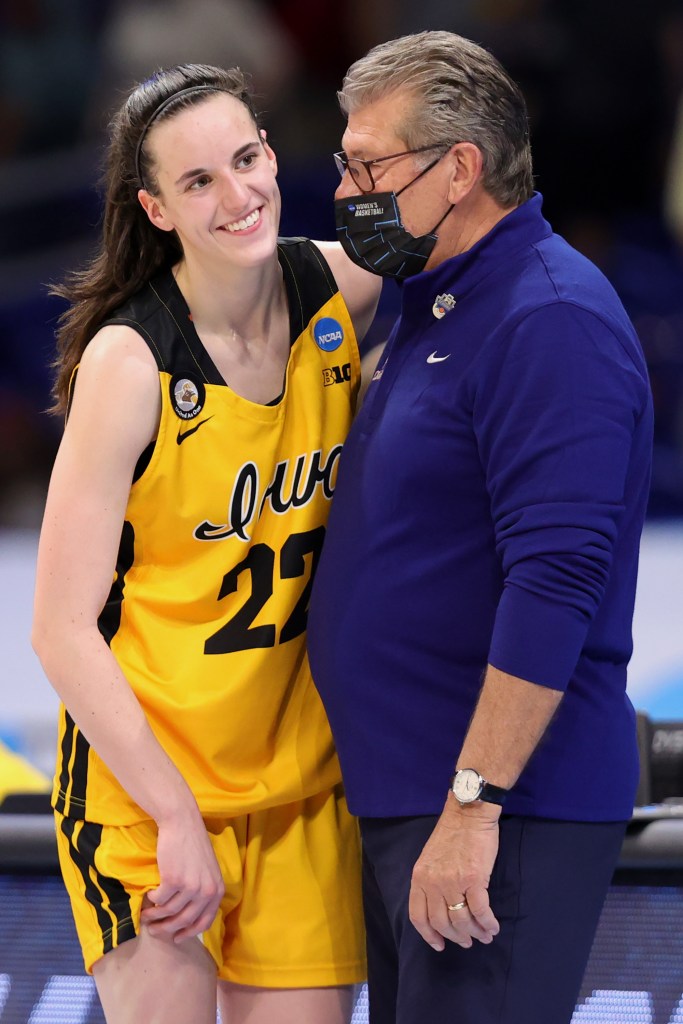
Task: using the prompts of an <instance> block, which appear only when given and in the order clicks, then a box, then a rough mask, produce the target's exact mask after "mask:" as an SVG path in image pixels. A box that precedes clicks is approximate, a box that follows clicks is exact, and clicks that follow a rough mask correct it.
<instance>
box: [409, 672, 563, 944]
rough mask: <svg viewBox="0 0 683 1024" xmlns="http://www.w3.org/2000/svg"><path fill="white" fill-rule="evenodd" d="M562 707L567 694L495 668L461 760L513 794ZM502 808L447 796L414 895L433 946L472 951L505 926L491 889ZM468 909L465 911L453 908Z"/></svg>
mask: <svg viewBox="0 0 683 1024" xmlns="http://www.w3.org/2000/svg"><path fill="white" fill-rule="evenodd" d="M561 699H562V691H560V690H553V689H550V688H549V687H546V686H538V685H537V684H536V683H529V682H527V681H526V680H524V679H518V678H516V677H515V676H510V675H507V674H506V673H505V672H501V671H499V670H498V669H496V668H494V667H493V666H492V665H489V667H488V669H487V672H486V678H485V680H484V685H483V687H482V691H481V695H480V697H479V702H478V704H477V709H476V711H475V713H474V716H473V718H472V721H471V723H470V727H469V730H468V732H467V735H466V737H465V741H464V743H463V746H462V750H461V752H460V756H459V757H458V759H457V765H456V767H457V768H474V769H476V771H478V772H479V774H480V775H482V776H483V777H484V778H485V779H486V781H487V782H491V783H493V784H494V785H496V786H501V787H502V788H503V789H509V788H510V787H511V786H513V785H514V783H515V782H516V781H517V779H518V778H519V775H520V774H521V772H522V770H523V769H524V767H525V765H526V763H527V761H528V760H529V758H530V757H531V755H532V754H533V752H534V750H535V749H536V747H537V745H538V743H539V741H540V739H541V737H542V736H543V733H544V732H545V730H546V728H547V726H548V723H549V722H550V720H551V719H552V717H553V715H554V713H555V710H556V708H557V707H558V705H559V703H560V701H561ZM501 810H502V808H501V807H499V806H497V805H496V804H492V803H484V802H483V801H476V802H475V803H472V804H468V805H465V806H462V805H461V804H459V803H458V801H457V800H456V799H455V796H454V795H453V793H450V792H449V793H448V794H447V795H446V799H445V803H444V809H443V811H442V813H441V817H440V818H439V821H438V823H437V825H436V828H435V829H434V832H433V833H432V835H431V837H430V839H429V840H428V842H427V844H426V846H425V848H424V850H423V851H422V853H421V855H420V857H419V858H418V861H417V863H416V864H415V868H414V870H413V879H412V886H411V891H410V919H411V921H412V922H413V924H414V925H415V927H416V928H417V930H418V931H419V932H420V934H421V935H422V937H423V938H424V940H425V941H426V942H428V943H429V944H430V945H431V946H433V947H434V948H435V949H440V950H441V949H443V948H444V946H445V939H449V940H450V941H452V942H456V943H458V944H459V945H461V946H465V947H469V946H471V945H472V940H473V939H478V940H479V941H480V942H490V941H491V940H492V939H493V937H494V936H495V935H497V934H498V931H499V925H498V922H497V920H496V918H495V916H494V914H493V911H492V910H491V907H490V905H489V898H488V884H489V879H490V877H491V871H492V870H493V864H494V861H495V859H496V856H497V854H498V818H499V817H500V813H501ZM461 902H466V903H467V906H466V907H464V908H462V909H460V910H453V911H450V912H449V910H448V905H449V904H450V905H451V906H454V905H455V904H457V903H461Z"/></svg>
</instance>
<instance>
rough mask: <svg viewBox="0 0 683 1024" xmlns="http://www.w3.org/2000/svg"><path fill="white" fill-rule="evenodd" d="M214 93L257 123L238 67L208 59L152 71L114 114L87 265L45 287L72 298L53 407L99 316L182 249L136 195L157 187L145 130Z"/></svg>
mask: <svg viewBox="0 0 683 1024" xmlns="http://www.w3.org/2000/svg"><path fill="white" fill-rule="evenodd" d="M193 90H194V91H193ZM217 92H227V93H229V94H230V95H231V96H234V97H235V98H236V99H238V100H240V101H241V102H242V103H244V105H245V106H246V107H247V109H248V110H249V112H250V114H251V116H252V117H253V118H254V122H255V123H256V122H257V117H256V112H255V110H254V105H253V101H252V96H251V91H250V87H249V83H248V80H247V78H246V76H245V75H244V73H243V72H242V71H240V69H239V68H231V69H228V70H224V69H222V68H215V67H211V66H210V65H208V64H179V65H178V66H177V67H174V68H169V69H168V70H164V71H158V72H157V73H156V74H154V75H153V76H152V77H151V78H149V79H148V80H147V81H146V82H143V83H142V84H141V85H138V86H137V87H136V88H135V89H134V90H133V92H132V93H131V94H130V95H129V97H128V99H127V100H126V102H125V103H124V104H123V106H122V107H121V108H120V110H119V111H118V112H117V113H116V114H115V115H114V117H113V119H112V121H111V124H110V126H109V130H110V137H109V145H108V147H107V150H106V154H105V167H104V174H103V179H102V184H103V190H104V220H103V225H102V235H101V239H100V243H99V246H98V249H97V251H96V253H95V255H94V256H93V258H92V259H91V260H90V262H89V263H88V264H87V265H86V266H85V267H83V268H82V269H80V270H76V271H74V272H72V273H71V274H69V275H68V276H67V278H66V279H65V280H64V282H63V283H61V284H58V285H54V286H53V287H52V288H51V293H52V294H53V295H58V296H60V297H62V298H65V299H67V300H68V301H69V303H70V305H69V308H68V309H67V310H66V311H65V312H64V313H63V314H62V316H61V317H60V319H59V327H58V330H57V356H56V358H55V361H54V364H53V365H54V369H55V371H56V378H55V384H54V389H53V399H54V403H53V406H52V408H51V411H52V412H54V413H57V414H62V413H64V411H65V409H66V406H67V399H68V389H69V381H70V379H71V375H72V373H73V370H74V368H75V367H76V366H77V365H78V363H79V362H80V359H81V356H82V355H83V351H84V349H85V347H86V345H87V344H88V342H89V341H90V339H91V338H92V336H93V334H95V332H96V331H97V330H98V328H99V325H100V324H101V323H102V321H103V320H106V318H107V317H108V316H109V314H110V313H112V312H113V310H115V309H116V308H117V307H118V306H120V305H121V304H122V303H124V302H125V301H126V300H127V299H129V298H130V297H131V296H132V295H134V294H135V292H137V291H139V289H140V288H141V287H142V286H143V285H144V284H146V282H147V281H149V280H150V279H151V278H152V277H153V276H154V275H155V274H156V273H157V272H158V271H159V270H161V269H162V268H163V267H164V266H171V265H172V264H173V263H176V262H177V261H178V259H179V258H180V256H181V255H182V249H181V247H180V243H179V241H178V238H177V236H176V234H175V232H174V231H160V230H158V229H157V228H155V227H154V226H153V225H152V223H151V222H150V220H149V218H148V216H147V214H146V213H145V211H144V210H143V208H142V206H141V205H140V201H139V200H138V191H139V189H140V188H142V187H143V183H144V187H145V188H146V189H147V191H148V192H151V193H152V194H153V195H155V194H156V193H157V189H158V186H157V182H156V178H155V169H154V166H153V164H152V161H151V158H150V155H149V152H148V150H149V147H148V146H147V145H146V140H147V136H148V129H149V128H150V127H151V125H152V123H154V124H156V123H158V122H160V121H163V120H166V119H167V118H169V117H172V116H173V115H174V114H177V113H178V111H179V110H182V109H184V108H185V107H188V106H192V105H194V104H196V103H201V102H203V101H204V100H206V98H207V96H210V95H212V94H214V93H217ZM176 94H179V95H177V98H176ZM160 108H162V109H160Z"/></svg>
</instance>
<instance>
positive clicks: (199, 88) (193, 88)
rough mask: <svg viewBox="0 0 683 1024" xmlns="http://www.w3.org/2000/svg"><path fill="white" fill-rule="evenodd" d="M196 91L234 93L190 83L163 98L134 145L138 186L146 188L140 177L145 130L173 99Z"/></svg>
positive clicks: (147, 129) (218, 86)
mask: <svg viewBox="0 0 683 1024" xmlns="http://www.w3.org/2000/svg"><path fill="white" fill-rule="evenodd" d="M197 92H227V93H228V95H229V96H232V95H234V94H233V93H231V92H230V91H229V90H228V89H224V88H222V86H220V85H190V86H188V87H187V89H180V90H179V91H178V92H174V93H173V95H172V96H167V97H166V99H165V100H162V101H161V103H160V104H159V106H158V107H156V109H155V110H154V113H153V114H152V116H151V117H150V118H149V120H148V121H147V123H146V124H145V127H144V128H143V129H142V131H141V133H140V138H139V139H138V144H137V146H136V147H135V173H136V174H137V176H138V182H139V183H140V188H146V185H145V182H144V180H143V178H142V173H141V171H140V154H141V153H142V144H143V142H144V141H145V138H146V137H147V132H148V131H149V130H150V128H151V127H152V125H153V124H154V122H155V121H156V119H157V118H158V116H159V114H161V113H162V112H163V111H164V110H166V107H169V106H170V105H171V103H173V102H174V100H177V99H179V98H180V97H181V96H192V95H193V94H194V93H197ZM235 98H237V97H235Z"/></svg>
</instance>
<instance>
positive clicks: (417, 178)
mask: <svg viewBox="0 0 683 1024" xmlns="http://www.w3.org/2000/svg"><path fill="white" fill-rule="evenodd" d="M445 155H446V154H445V153H442V154H441V156H438V157H437V158H436V160H432V162H431V164H427V166H426V167H425V168H423V170H421V171H420V173H419V174H418V176H417V177H416V178H413V180H412V181H409V182H408V184H407V185H404V186H403V188H401V189H399V190H398V192H394V195H395V196H396V198H397V199H398V197H399V196H400V195H401V192H405V190H406V189H407V188H410V186H411V185H414V184H415V182H416V181H419V180H420V178H421V177H422V176H423V174H426V173H427V171H431V169H432V167H436V165H437V164H438V162H439V160H443V158H444V157H445ZM454 208H455V203H451V205H450V206H449V207H448V209H447V210H446V212H445V213H444V215H443V217H442V218H441V220H440V221H438V223H437V224H435V225H434V227H433V228H432V230H431V231H430V232H429V234H430V235H433V234H434V232H435V231H437V230H438V229H439V228H440V227H441V225H442V224H443V222H444V221H445V219H446V217H447V216H448V214H449V213H450V212H451V211H452V210H453V209H454Z"/></svg>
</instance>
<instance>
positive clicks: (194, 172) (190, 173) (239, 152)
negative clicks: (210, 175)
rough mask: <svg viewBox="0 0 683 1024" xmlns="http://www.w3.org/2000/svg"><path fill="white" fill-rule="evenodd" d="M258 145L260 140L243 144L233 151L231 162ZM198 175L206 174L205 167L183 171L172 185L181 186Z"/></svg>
mask: <svg viewBox="0 0 683 1024" xmlns="http://www.w3.org/2000/svg"><path fill="white" fill-rule="evenodd" d="M258 145H260V140H259V139H254V141H253V142H247V143H245V144H244V146H240V148H239V149H237V150H235V152H234V153H233V157H232V158H233V160H239V158H240V157H241V156H243V155H244V154H245V153H246V152H247V150H249V149H252V147H253V146H258ZM198 174H206V168H205V167H195V168H193V169H192V170H191V171H185V173H184V174H181V175H180V177H179V178H178V180H177V181H175V182H174V183H173V184H174V185H182V184H183V182H184V181H187V180H188V179H189V178H194V177H195V176H196V175H198Z"/></svg>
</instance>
